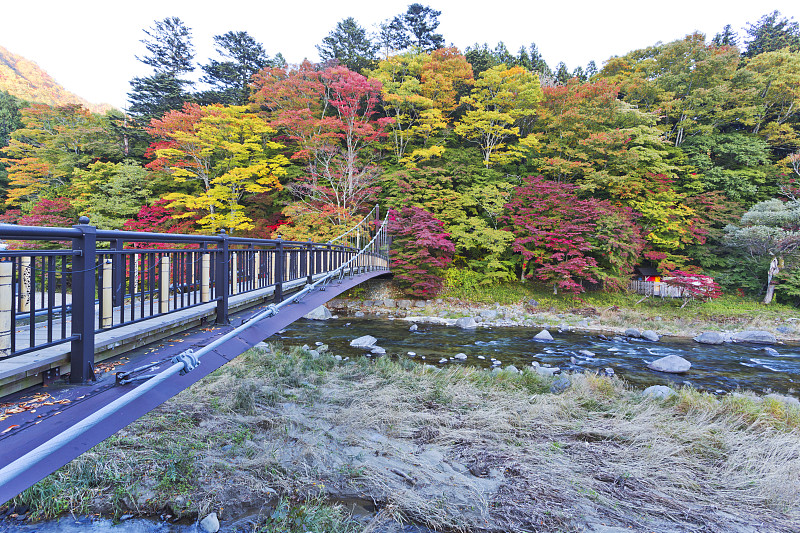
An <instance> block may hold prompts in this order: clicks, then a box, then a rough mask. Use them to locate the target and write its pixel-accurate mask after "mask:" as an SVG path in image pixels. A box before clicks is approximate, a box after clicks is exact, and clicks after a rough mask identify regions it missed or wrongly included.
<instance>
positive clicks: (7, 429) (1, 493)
mask: <svg viewBox="0 0 800 533" xmlns="http://www.w3.org/2000/svg"><path fill="white" fill-rule="evenodd" d="M386 273H387V272H385V271H372V272H367V273H362V274H357V275H355V276H353V277H350V278H345V279H344V280H342V281H341V283H339V282H334V283H332V284H331V285H329V286H328V287H327V289H326V290H325V291H315V292H312V293H311V294H308V295H307V296H306V297H305V298H303V300H301V301H300V302H298V303H295V304H291V305H289V306H288V307H286V308H284V309H283V310H281V312H280V313H278V315H276V316H274V317H271V318H268V319H265V320H262V321H261V322H260V323H259V324H258V325H255V326H254V327H252V328H250V329H249V330H246V331H245V332H243V333H241V334H240V335H238V336H236V337H234V338H232V339H230V340H229V341H227V342H226V343H224V344H222V345H221V346H220V347H218V348H217V349H216V350H214V351H213V352H211V353H209V354H208V355H207V357H204V358H203V360H202V363H201V364H200V366H198V367H197V368H196V369H195V370H193V371H191V372H189V373H187V374H186V375H183V376H174V378H171V379H170V380H169V381H166V382H165V383H162V384H161V385H159V386H158V388H156V389H154V390H152V391H151V392H150V393H148V394H147V395H145V396H144V397H142V398H141V399H140V401H138V402H137V403H135V404H132V405H130V406H128V407H126V408H125V409H124V410H123V411H120V412H119V413H118V415H115V416H113V417H111V418H110V419H107V420H105V421H102V422H100V423H98V424H97V425H96V426H94V427H93V429H92V430H91V431H90V432H87V433H84V434H83V435H81V436H80V437H77V438H76V439H74V440H73V441H71V442H70V444H69V445H68V446H64V447H62V448H60V449H58V450H55V451H53V452H52V453H49V454H48V455H47V457H45V458H44V459H43V460H41V461H40V462H39V463H37V464H36V465H35V466H33V467H31V468H30V469H29V470H27V471H26V474H25V476H24V479H22V478H23V476H19V478H18V479H13V480H11V481H10V482H9V483H6V484H3V485H0V502H3V501H6V500H7V499H9V498H11V497H13V496H14V495H16V494H17V493H19V492H21V491H22V490H24V489H25V488H27V487H28V486H30V485H31V484H32V483H33V481H35V480H39V479H42V478H44V477H45V476H47V475H48V474H50V473H51V472H53V471H55V470H56V469H57V468H59V467H60V466H62V465H64V464H66V463H67V462H69V461H70V460H72V459H74V458H75V457H77V456H78V455H80V454H81V453H83V452H85V451H86V450H88V449H90V448H91V447H93V446H95V445H96V444H97V443H99V442H101V441H103V440H104V439H106V438H108V437H109V436H111V435H113V434H114V433H116V432H117V431H119V430H120V429H121V428H123V427H125V426H126V425H127V424H129V423H131V422H133V421H134V420H136V419H137V418H139V417H140V416H142V415H143V414H145V413H147V412H148V411H150V410H152V409H153V408H155V407H157V406H158V405H160V404H161V403H163V402H164V401H166V400H167V399H169V398H171V397H172V396H174V395H175V394H177V393H179V392H180V391H182V390H184V389H185V388H187V387H188V386H190V385H191V384H192V383H194V382H196V381H198V380H199V379H201V378H203V377H204V376H206V375H208V374H209V373H211V372H212V371H214V370H216V369H217V368H219V367H220V366H222V365H223V364H225V363H227V362H228V361H230V360H232V359H233V358H235V357H236V356H238V355H239V354H241V353H243V352H244V351H246V350H247V349H249V348H250V347H252V346H254V345H256V344H257V343H258V342H260V341H262V340H264V339H266V338H268V337H269V336H271V335H273V334H274V333H276V332H278V331H280V330H281V329H283V328H284V327H286V326H287V325H289V324H290V323H292V322H294V321H295V320H297V319H298V318H300V317H302V316H303V315H304V314H306V313H308V312H309V311H311V310H312V309H314V308H316V307H318V306H319V305H322V304H323V303H325V302H326V301H328V300H330V299H331V298H333V297H335V296H336V295H338V294H340V293H341V292H343V291H345V290H347V289H349V288H351V287H354V286H356V285H358V284H360V283H362V282H364V281H366V280H368V279H370V278H373V277H376V276H380V275H384V274H386ZM265 296H268V294H261V295H260V296H256V295H253V294H243V295H238V296H235V297H231V303H232V304H233V302H234V299H235V298H237V297H239V298H241V299H242V300H244V299H245V298H249V299H251V303H253V300H252V298H253V297H255V298H256V299H257V298H261V300H262V301H263V300H264V298H265ZM264 307H265V304H262V305H260V306H256V307H255V308H251V309H250V310H248V311H240V312H239V313H237V314H235V315H233V316H232V317H231V323H232V324H233V325H232V326H224V327H223V326H214V327H193V328H192V329H188V330H187V331H184V332H183V333H179V334H177V335H175V334H172V336H171V337H170V339H169V340H167V341H164V342H161V343H160V344H158V345H156V346H153V345H152V344H151V345H150V346H142V347H140V348H139V349H138V350H136V351H135V352H132V353H129V354H127V355H126V356H125V357H116V358H112V359H109V360H107V362H105V363H102V364H101V365H98V368H97V377H98V379H97V381H96V382H94V383H90V384H86V385H67V384H64V383H57V384H52V385H50V386H47V387H41V386H40V387H35V388H33V389H28V390H26V391H24V392H20V393H16V394H14V395H11V396H8V397H6V398H3V400H2V401H3V403H2V404H0V466H1V465H6V464H9V463H11V462H13V461H15V460H16V459H18V458H19V457H22V456H24V455H25V454H27V453H28V452H29V451H31V450H34V449H35V448H37V447H38V446H39V445H41V444H42V443H44V442H46V441H48V440H49V439H51V438H52V437H54V436H55V435H58V434H59V433H61V432H63V431H65V430H66V429H67V428H69V427H71V426H73V425H74V424H75V423H76V422H77V421H79V420H82V419H84V418H86V417H88V416H89V415H91V414H92V413H94V412H96V411H97V410H98V409H100V408H101V407H103V406H105V405H107V404H109V403H111V402H112V401H114V400H115V399H117V398H119V397H120V396H122V395H123V394H125V393H127V392H129V391H130V390H132V389H134V388H135V387H136V383H133V384H129V385H116V384H115V379H114V374H115V372H118V371H125V370H130V369H133V368H137V367H139V366H141V365H143V364H149V363H151V362H156V361H159V362H162V361H163V362H164V363H163V364H162V365H160V366H162V367H163V366H169V361H170V359H171V358H172V357H174V356H175V355H177V354H178V353H180V352H183V351H184V350H186V349H188V348H195V349H196V348H198V347H202V346H205V345H207V344H209V343H210V342H212V341H213V340H214V339H216V338H219V337H220V336H222V335H224V334H225V333H227V332H228V331H230V330H232V329H233V328H234V326H238V325H239V324H240V323H241V322H243V321H245V320H247V319H248V318H249V317H250V316H253V315H255V314H256V313H257V312H259V311H260V310H262V309H263V308H264ZM190 311H191V314H192V315H193V316H192V317H190V316H188V315H189V314H190V313H189V312H190ZM185 312H186V315H187V316H184V317H182V318H177V317H176V318H173V315H169V316H168V317H167V318H169V319H170V320H174V321H177V322H183V325H184V326H186V327H191V325H190V324H192V323H194V322H196V321H198V320H199V318H198V317H201V316H204V313H205V316H213V309H211V310H201V309H200V308H192V309H187V310H185ZM181 313H183V312H181ZM175 314H176V315H177V314H179V313H175ZM144 324H145V322H142V323H139V324H134V325H132V326H131V327H132V328H134V329H135V330H136V331H134V332H122V331H118V332H107V333H109V334H111V333H113V335H114V337H113V338H111V337H109V338H107V339H105V340H104V341H102V342H103V343H104V344H105V345H106V346H111V345H114V344H115V343H119V342H122V340H123V337H128V336H131V337H133V338H135V337H137V336H142V335H143V334H144V330H143V328H144V326H143V325H144ZM162 326H163V325H162ZM120 329H125V328H120ZM151 331H152V330H151ZM168 336H169V335H168ZM150 342H152V341H150ZM99 344H100V343H99ZM130 346H131V345H129V347H130ZM140 346H141V345H140ZM111 351H112V352H113V350H111ZM54 357H55V356H54ZM158 368H159V366H156V367H154V368H153V369H152V371H151V372H158Z"/></svg>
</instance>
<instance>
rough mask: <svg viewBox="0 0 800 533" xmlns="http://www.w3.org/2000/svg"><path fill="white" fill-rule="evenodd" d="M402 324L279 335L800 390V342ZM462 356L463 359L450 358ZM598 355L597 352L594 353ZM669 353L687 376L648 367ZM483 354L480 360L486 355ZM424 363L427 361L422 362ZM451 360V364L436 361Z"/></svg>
mask: <svg viewBox="0 0 800 533" xmlns="http://www.w3.org/2000/svg"><path fill="white" fill-rule="evenodd" d="M410 325H411V323H410V322H408V321H405V320H399V319H397V320H388V319H381V318H377V319H376V318H367V317H365V318H338V319H332V320H328V321H316V320H299V321H297V322H295V323H294V324H292V325H291V326H289V327H288V328H286V329H285V330H283V332H282V333H281V334H279V335H278V337H279V338H280V339H281V340H282V342H283V343H284V345H286V346H294V345H299V346H302V345H304V344H308V345H309V346H311V347H312V348H313V347H314V346H315V343H316V342H320V343H324V344H328V345H329V346H330V349H331V351H332V352H333V353H335V354H339V355H342V356H349V357H360V356H363V355H364V353H365V350H363V349H355V348H351V347H350V341H351V340H352V339H355V338H356V337H360V336H362V335H372V336H374V337H376V338H377V339H378V346H381V347H382V348H385V349H386V356H396V357H409V355H408V353H409V352H412V353H414V354H416V355H415V356H414V359H415V360H416V361H418V362H425V363H427V364H431V365H436V366H447V365H454V364H467V365H472V366H476V367H483V368H489V367H491V366H492V358H494V359H496V360H499V361H501V364H502V366H507V365H512V364H513V365H514V366H516V367H517V368H524V367H527V366H530V365H531V362H533V361H538V362H539V363H540V364H549V365H551V366H557V367H559V368H561V369H562V370H564V371H570V372H597V371H599V370H602V369H606V368H612V369H613V370H614V372H615V374H616V375H617V376H618V377H621V378H623V379H625V380H626V381H627V382H628V383H630V384H631V385H633V386H635V387H639V388H644V387H648V386H650V385H669V386H672V387H675V386H681V385H691V386H693V387H695V388H696V389H699V390H704V391H710V392H715V393H724V392H731V391H735V390H737V389H742V390H752V391H756V392H768V391H771V392H779V393H790V394H796V393H797V390H799V389H800V345H796V344H792V345H789V344H782V345H775V346H773V348H774V349H775V350H777V352H778V353H779V354H780V355H779V356H773V355H769V354H768V353H767V352H766V351H765V350H764V346H763V345H755V344H731V343H727V344H721V345H706V344H699V343H697V342H695V341H693V340H677V339H668V338H666V337H664V338H662V340H660V341H659V342H650V341H646V340H643V339H635V338H627V337H622V336H613V335H608V336H604V335H599V334H590V333H576V332H572V333H567V332H564V333H558V332H557V331H552V332H551V333H552V335H553V337H554V340H553V341H545V342H543V341H536V340H533V337H534V335H536V333H538V332H539V331H540V329H532V328H522V327H494V328H486V327H479V328H477V329H472V330H465V329H460V328H457V327H453V326H441V325H434V324H423V323H420V324H418V329H417V330H416V331H413V332H412V331H409V327H410ZM457 353H464V354H466V355H467V359H466V360H465V361H463V362H458V361H457V360H451V359H450V358H451V357H453V356H454V355H456V354H457ZM590 354H593V355H590ZM667 355H679V356H681V357H683V358H684V359H687V360H688V361H690V362H691V363H692V368H691V369H690V370H689V372H687V373H686V374H665V373H661V372H656V371H653V370H650V369H648V368H647V363H648V362H650V361H654V360H655V359H658V358H660V357H664V356H667ZM481 357H482V358H481ZM423 358H424V359H423ZM443 358H447V359H448V362H447V363H439V361H440V360H441V359H443Z"/></svg>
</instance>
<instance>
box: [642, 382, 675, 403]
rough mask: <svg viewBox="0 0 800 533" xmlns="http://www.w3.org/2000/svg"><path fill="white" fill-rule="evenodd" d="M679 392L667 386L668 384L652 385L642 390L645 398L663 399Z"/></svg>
mask: <svg viewBox="0 0 800 533" xmlns="http://www.w3.org/2000/svg"><path fill="white" fill-rule="evenodd" d="M675 394H678V393H677V392H675V391H674V390H672V389H671V388H669V387H667V386H666V385H652V386H650V387H647V388H646V389H644V390H643V391H642V396H644V397H645V398H656V399H658V400H663V399H664V398H669V397H670V396H674V395H675Z"/></svg>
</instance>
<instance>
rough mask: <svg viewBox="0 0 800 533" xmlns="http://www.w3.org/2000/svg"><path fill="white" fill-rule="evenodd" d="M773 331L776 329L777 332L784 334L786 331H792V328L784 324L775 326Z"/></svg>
mask: <svg viewBox="0 0 800 533" xmlns="http://www.w3.org/2000/svg"><path fill="white" fill-rule="evenodd" d="M775 331H777V332H778V333H783V334H784V335H786V334H787V333H791V332H792V328H787V327H786V326H778V327H777V328H775Z"/></svg>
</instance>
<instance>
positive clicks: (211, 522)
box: [200, 513, 219, 533]
mask: <svg viewBox="0 0 800 533" xmlns="http://www.w3.org/2000/svg"><path fill="white" fill-rule="evenodd" d="M200 529H201V530H203V531H205V532H206V533H217V531H219V518H217V513H211V514H210V515H208V516H207V517H205V518H203V519H202V520H201V521H200Z"/></svg>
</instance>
